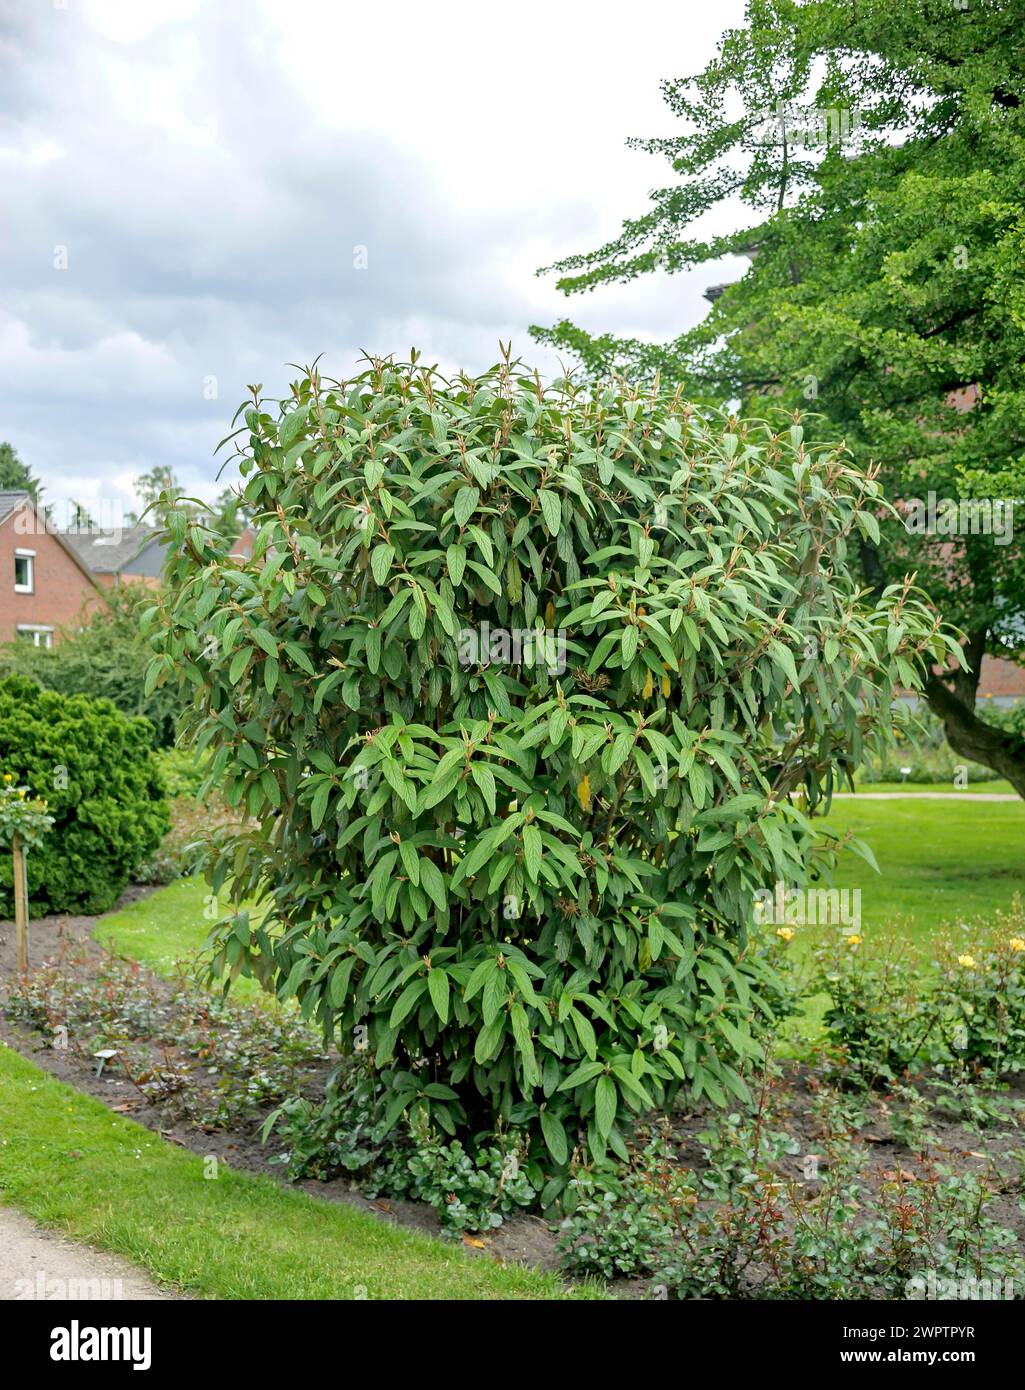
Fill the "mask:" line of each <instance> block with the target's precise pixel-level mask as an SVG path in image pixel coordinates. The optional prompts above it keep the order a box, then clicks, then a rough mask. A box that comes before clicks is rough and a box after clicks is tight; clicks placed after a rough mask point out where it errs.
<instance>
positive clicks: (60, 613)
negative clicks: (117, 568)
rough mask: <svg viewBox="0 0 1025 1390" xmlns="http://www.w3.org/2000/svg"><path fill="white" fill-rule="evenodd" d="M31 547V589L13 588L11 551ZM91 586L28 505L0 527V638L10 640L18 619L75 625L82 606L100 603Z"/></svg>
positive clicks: (13, 514) (59, 625) (78, 621)
mask: <svg viewBox="0 0 1025 1390" xmlns="http://www.w3.org/2000/svg"><path fill="white" fill-rule="evenodd" d="M16 550H34V551H35V552H36V558H35V567H34V568H35V592H34V593H31V594H16V593H15V592H14V552H15V551H16ZM102 602H103V599H102V598H101V597H100V595H99V594H98V593H97V591H96V588H95V586H94V585H93V584H91V583H90V582H89V580H88V578H87V577H86V576H85V575H84V574H83V573H82V571H81V570H80V569H79V567H78V566H77V565H76V564H75V562H74V560H72V558H71V556H70V555H69V554H68V552H67V551H66V550H65V549H64V547H63V546H62V545H61V543H60V542H59V541H58V540H55V539H54V537H53V536H51V535H50V534H49V533H48V532H46V531H43V530H42V526H41V525H40V524H39V523H38V522H37V521H36V520H35V518H34V516H33V513H32V509H31V508H30V507H27V506H25V507H22V508H20V509H19V510H18V511H16V512H14V513H12V515H11V516H9V517H8V518H7V520H6V521H5V522H4V523H3V525H2V526H0V642H10V641H11V640H12V638H13V637H14V636H15V634H16V630H17V627H18V624H19V623H32V624H36V625H38V626H40V627H52V628H54V629H55V634H54V635H55V640H56V638H57V632H56V630H57V629H60V628H61V627H76V626H77V625H78V624H79V623H80V622H81V621H82V615H83V613H84V611H85V610H86V609H87V608H91V607H94V606H95V605H96V604H98V603H102Z"/></svg>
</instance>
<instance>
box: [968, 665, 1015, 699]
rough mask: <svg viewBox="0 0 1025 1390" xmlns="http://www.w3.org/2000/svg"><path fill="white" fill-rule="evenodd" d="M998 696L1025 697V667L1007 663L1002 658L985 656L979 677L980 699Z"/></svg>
mask: <svg viewBox="0 0 1025 1390" xmlns="http://www.w3.org/2000/svg"><path fill="white" fill-rule="evenodd" d="M998 695H1016V696H1020V697H1025V667H1022V666H1016V665H1015V664H1014V662H1013V661H1005V660H1004V658H1003V657H1000V656H984V657H983V658H982V674H981V675H980V677H979V699H980V700H984V699H986V698H987V697H989V696H993V697H996V696H998Z"/></svg>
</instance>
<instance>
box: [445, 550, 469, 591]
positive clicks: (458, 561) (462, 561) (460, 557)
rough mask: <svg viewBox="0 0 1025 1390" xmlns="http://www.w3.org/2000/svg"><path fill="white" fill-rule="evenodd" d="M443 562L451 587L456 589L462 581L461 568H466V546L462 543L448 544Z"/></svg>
mask: <svg viewBox="0 0 1025 1390" xmlns="http://www.w3.org/2000/svg"><path fill="white" fill-rule="evenodd" d="M445 564H446V566H447V568H448V577H449V579H451V581H452V584H453V587H454V588H456V589H458V588H459V586H460V584H461V583H462V582H463V570H464V569H465V568H466V547H465V546H462V545H450V546H449V548H448V550H447V551H446V552H445Z"/></svg>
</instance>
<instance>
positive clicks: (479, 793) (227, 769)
mask: <svg viewBox="0 0 1025 1390" xmlns="http://www.w3.org/2000/svg"><path fill="white" fill-rule="evenodd" d="M252 395H253V398H252V401H251V403H249V405H248V406H244V407H242V408H240V414H241V416H242V424H241V425H240V426H239V429H238V431H236V434H235V436H234V437H235V438H236V442H237V445H238V448H239V452H240V455H241V457H240V461H239V466H240V469H241V471H242V474H243V477H244V479H245V483H244V491H245V497H246V501H247V505H248V506H249V507H250V509H251V510H252V512H253V515H254V518H255V522H254V524H255V527H256V540H255V543H254V548H253V554H252V558H251V559H250V560H246V561H241V562H240V561H239V560H238V559H237V557H229V555H228V553H227V543H226V541H225V540H224V538H223V537H220V536H219V535H218V533H217V531H216V529H208V528H205V527H204V526H203V524H202V522H201V521H199V520H197V518H196V517H195V516H194V515H191V514H189V513H188V512H187V511H185V510H182V509H176V508H175V507H174V506H173V505H171V506H170V507H169V510H168V515H167V523H168V527H169V531H170V534H171V537H172V541H173V544H172V546H171V547H170V558H169V562H168V568H167V572H166V575H165V579H166V586H167V598H166V604H165V606H164V608H163V609H161V610H160V612H159V615H158V614H157V613H156V612H154V613H153V615H152V620H153V621H154V625H155V636H154V642H155V646H156V649H157V653H158V654H157V656H156V657H155V659H154V665H153V667H152V670H151V673H150V682H151V684H152V685H157V684H159V683H160V682H162V681H166V680H170V679H174V678H180V679H181V680H182V681H183V682H184V683H185V686H186V688H187V690H188V691H189V692H190V695H191V705H190V707H189V710H188V711H187V712H186V714H185V716H184V724H183V730H184V733H185V736H186V737H187V738H189V739H191V740H192V741H193V742H194V744H195V746H196V747H197V749H198V750H199V751H200V752H206V751H208V752H209V754H210V756H211V772H210V780H211V785H213V784H215V783H220V784H223V785H224V787H225V788H226V795H227V798H228V800H229V802H230V803H232V804H234V805H238V806H240V807H242V808H244V809H245V811H246V812H247V813H248V815H249V816H250V817H251V818H253V820H254V821H255V822H257V824H256V826H255V828H253V829H252V831H251V832H249V833H247V834H244V835H243V836H241V837H239V838H238V839H237V840H236V841H235V842H234V843H233V844H232V845H231V847H230V849H228V850H226V852H224V853H223V854H220V855H219V856H215V858H214V860H213V862H212V863H211V866H210V871H211V878H212V881H213V886H214V888H215V890H220V889H221V888H223V887H225V886H228V889H229V891H230V893H231V894H232V895H233V899H234V902H235V903H236V904H237V905H239V910H238V911H237V912H236V913H235V914H234V915H232V916H230V917H228V918H227V919H226V920H225V921H224V923H223V924H222V926H221V928H220V929H219V932H218V933H217V935H216V941H217V944H218V946H219V950H218V953H217V957H216V960H215V966H216V967H218V968H220V969H223V970H226V971H234V972H238V971H240V970H244V971H246V972H247V973H252V974H254V975H256V976H257V977H258V978H260V979H261V980H262V981H263V982H264V983H265V984H266V985H268V986H269V987H271V988H273V989H275V990H276V991H277V993H278V994H279V996H280V997H281V998H288V997H292V996H295V997H297V998H298V999H299V1000H300V1001H301V1005H302V1009H303V1012H304V1014H305V1015H306V1016H308V1017H314V1018H316V1019H317V1020H318V1021H319V1022H320V1023H321V1025H322V1026H323V1027H324V1028H325V1029H326V1030H327V1031H328V1032H330V1033H332V1034H333V1035H334V1036H335V1037H336V1038H337V1039H338V1040H339V1042H340V1043H341V1045H342V1046H343V1047H354V1046H363V1045H366V1046H367V1047H368V1048H369V1050H370V1053H371V1055H372V1056H373V1057H374V1059H375V1061H376V1063H377V1065H378V1066H379V1067H380V1068H381V1076H382V1080H383V1081H384V1084H385V1085H386V1087H387V1088H388V1092H389V1095H388V1102H387V1106H386V1110H385V1122H386V1124H394V1123H397V1122H398V1120H399V1117H400V1116H402V1115H406V1116H407V1117H410V1119H411V1120H412V1121H414V1122H415V1121H416V1120H417V1119H418V1118H419V1117H421V1116H422V1117H426V1118H428V1119H429V1121H430V1123H431V1124H432V1125H434V1126H436V1127H437V1128H438V1129H439V1130H440V1131H441V1132H442V1133H444V1134H447V1135H449V1136H450V1137H456V1135H457V1134H458V1135H465V1134H468V1133H474V1132H478V1131H482V1130H485V1131H486V1130H491V1131H493V1130H494V1129H495V1128H496V1126H497V1125H498V1124H500V1123H508V1122H509V1121H511V1120H512V1119H513V1118H514V1117H515V1119H516V1121H517V1122H518V1123H521V1124H524V1125H526V1126H528V1127H529V1129H530V1130H531V1132H532V1133H533V1135H534V1136H535V1140H536V1152H535V1153H534V1155H533V1156H534V1157H537V1158H539V1157H540V1155H541V1152H542V1143H543V1147H544V1149H546V1150H547V1153H546V1154H545V1155H544V1161H545V1163H546V1164H547V1165H548V1166H549V1167H550V1168H551V1169H553V1170H555V1171H556V1173H557V1175H558V1176H557V1177H556V1179H555V1181H556V1182H557V1183H559V1182H563V1181H564V1180H565V1175H566V1173H567V1171H568V1169H567V1165H568V1162H569V1160H570V1157H571V1155H572V1153H573V1152H574V1151H575V1150H576V1149H577V1148H578V1147H580V1146H583V1148H584V1149H585V1150H586V1151H587V1152H588V1153H589V1155H590V1156H591V1158H592V1159H600V1158H601V1157H602V1156H604V1155H605V1154H606V1152H607V1151H608V1150H610V1149H611V1151H612V1152H613V1153H615V1154H617V1155H618V1156H619V1157H620V1158H621V1159H624V1158H626V1157H627V1154H628V1150H627V1146H626V1134H627V1133H628V1131H629V1127H630V1126H631V1124H632V1123H633V1122H634V1119H635V1118H636V1117H637V1116H638V1115H640V1114H644V1113H645V1112H647V1111H649V1110H651V1109H652V1108H653V1107H664V1106H666V1105H668V1104H669V1103H670V1102H671V1101H672V1098H673V1096H674V1094H675V1093H676V1091H677V1090H678V1089H679V1088H681V1087H683V1088H685V1089H686V1091H687V1092H688V1093H689V1094H690V1095H691V1096H692V1097H694V1098H700V1097H702V1096H707V1097H709V1098H710V1099H711V1100H712V1101H713V1103H715V1104H717V1105H726V1104H727V1103H728V1101H730V1099H731V1098H732V1100H733V1101H734V1102H736V1101H738V1100H744V1099H746V1098H747V1095H748V1090H747V1085H746V1082H745V1080H744V1076H743V1072H744V1070H745V1068H746V1067H747V1066H749V1065H750V1064H751V1063H752V1062H754V1061H756V1060H757V1059H758V1058H759V1055H760V1047H759V1044H758V1042H757V1040H756V1039H755V1037H754V1036H753V1035H752V1028H751V1019H752V1016H753V1015H756V1014H757V1013H758V1011H759V1010H760V1009H764V1008H765V1005H764V1000H763V998H762V994H761V990H762V986H763V983H764V982H765V980H766V964H765V960H764V957H763V956H762V955H761V954H760V953H759V952H758V951H757V950H755V949H752V948H750V947H749V945H748V940H747V924H748V922H749V921H750V920H751V915H752V913H751V909H752V901H753V894H754V892H755V890H756V889H757V888H759V887H763V886H765V885H766V884H772V883H774V882H777V881H780V880H783V881H787V882H790V881H802V880H803V878H804V875H805V872H806V863H807V857H808V853H809V851H810V845H811V841H812V824H811V820H810V813H813V812H814V811H815V810H816V809H817V808H819V807H821V806H822V805H823V804H825V802H827V801H828V798H829V795H830V793H831V791H832V789H833V787H834V786H835V785H836V784H837V782H838V781H839V780H840V779H842V778H843V777H845V776H847V775H848V774H849V773H850V772H852V771H853V769H854V767H855V766H856V765H857V764H858V762H859V761H860V759H861V757H862V754H863V751H864V748H865V746H866V742H871V741H872V740H873V739H876V738H885V737H886V736H888V734H889V731H890V728H891V725H892V719H891V717H890V705H891V697H892V693H893V689H894V686H895V684H897V683H900V684H903V685H906V686H907V685H912V686H913V685H914V684H915V683H916V680H917V678H918V677H917V673H918V671H919V669H920V668H921V667H922V664H923V663H924V664H925V665H926V666H928V664H929V663H931V662H933V661H936V660H941V661H945V660H947V656H948V652H949V651H950V649H951V648H950V643H949V641H948V639H947V638H946V636H945V635H944V634H943V633H942V631H941V630H940V625H939V622H938V620H937V619H936V618H935V617H934V616H933V615H932V614H931V613H930V612H928V611H927V610H926V608H925V607H924V606H923V605H922V603H921V602H920V600H919V599H918V597H917V596H916V594H915V592H914V590H913V589H912V587H911V585H910V582H908V583H905V584H902V585H898V586H895V587H892V588H890V589H887V591H886V592H885V594H884V595H882V597H881V598H879V599H878V601H873V602H872V603H871V604H868V605H866V602H865V597H864V595H862V594H861V593H860V592H859V590H858V587H857V585H856V583H855V581H854V580H853V579H852V578H851V577H850V573H849V568H848V564H849V557H850V555H851V553H852V551H853V550H854V549H855V548H856V547H857V546H858V545H859V544H860V541H861V540H862V539H863V538H864V537H865V536H866V535H868V536H871V535H873V534H875V532H876V530H877V526H878V521H877V517H878V515H879V513H880V511H881V509H882V508H883V506H884V504H883V502H882V500H881V498H880V495H879V489H878V486H877V484H876V483H875V481H874V479H873V478H872V476H870V475H866V474H864V473H860V472H858V471H857V470H856V469H855V468H854V467H853V466H852V464H851V461H850V459H849V458H848V457H847V456H846V455H845V454H844V452H843V450H842V449H840V448H833V447H818V446H817V447H810V446H809V445H808V443H807V442H806V440H805V438H804V431H803V427H802V424H801V422H800V420H799V419H797V418H794V419H793V420H788V421H786V422H785V423H784V424H783V425H782V426H781V427H780V428H776V427H773V426H772V425H770V424H769V423H766V422H764V421H758V420H751V421H738V420H736V419H734V418H732V417H728V416H725V415H723V416H715V415H710V416H707V417H705V416H702V415H700V414H698V413H696V412H695V411H694V410H692V409H691V408H690V407H689V406H688V405H687V403H686V402H685V401H684V400H683V399H682V398H681V396H680V394H679V392H676V393H673V392H665V391H662V390H659V389H658V388H655V389H653V390H647V389H645V390H643V391H642V390H634V389H632V388H629V387H626V386H624V385H623V384H622V383H620V384H613V385H610V386H608V387H606V388H599V389H597V390H587V391H583V390H578V389H577V388H575V387H574V386H572V385H571V384H569V383H566V382H562V383H556V384H555V385H554V386H550V387H546V386H544V385H543V384H542V383H541V381H540V379H539V378H538V377H537V376H536V375H531V374H530V373H528V372H527V371H526V370H525V369H523V368H521V366H520V364H518V363H514V362H511V361H509V360H508V356H506V359H505V360H504V361H503V362H501V363H500V364H499V365H498V366H497V367H496V368H495V369H493V370H491V371H489V372H487V373H485V374H484V375H483V376H480V377H476V378H470V377H467V376H460V377H458V378H456V379H454V380H445V379H443V378H442V377H441V376H440V375H439V374H438V373H437V372H436V371H434V370H431V369H425V368H424V367H423V366H422V364H421V363H420V362H419V361H418V359H417V357H416V354H415V353H414V354H413V355H412V360H411V361H410V362H409V363H406V364H404V365H398V364H395V363H393V362H391V361H388V362H382V361H373V362H371V363H370V364H369V365H368V366H367V367H366V369H365V370H364V371H361V372H360V374H359V375H357V376H356V377H355V378H354V379H353V380H350V381H347V382H337V381H329V380H328V379H326V378H325V377H323V376H322V375H321V374H320V372H319V369H317V368H312V369H309V370H308V371H307V372H306V373H305V374H304V375H303V376H302V378H301V379H300V380H298V381H297V382H296V383H295V384H294V386H293V390H292V393H291V395H290V397H289V398H288V399H287V400H285V401H284V402H281V403H268V402H265V401H264V400H263V399H262V398H261V396H260V391H259V388H254V389H253V393H252ZM798 789H801V790H802V791H803V793H804V802H803V805H802V806H798V805H797V804H795V801H794V799H793V798H792V797H791V792H794V791H796V790H798ZM247 900H258V901H260V902H261V903H262V904H263V905H265V906H266V907H267V909H268V910H267V914H266V916H265V917H263V919H262V920H261V922H260V924H259V925H254V924H253V923H252V922H251V921H250V919H249V917H248V914H247V912H246V911H245V909H244V908H243V907H242V906H241V904H242V903H243V902H245V901H247Z"/></svg>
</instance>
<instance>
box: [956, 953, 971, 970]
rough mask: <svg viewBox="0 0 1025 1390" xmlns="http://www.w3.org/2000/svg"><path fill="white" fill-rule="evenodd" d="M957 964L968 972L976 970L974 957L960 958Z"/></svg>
mask: <svg viewBox="0 0 1025 1390" xmlns="http://www.w3.org/2000/svg"><path fill="white" fill-rule="evenodd" d="M957 963H958V965H963V966H964V968H965V969H966V970H974V969H975V957H974V956H958V958H957Z"/></svg>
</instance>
